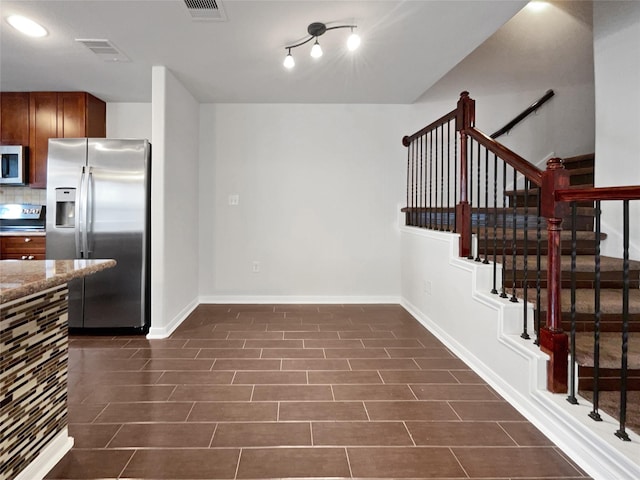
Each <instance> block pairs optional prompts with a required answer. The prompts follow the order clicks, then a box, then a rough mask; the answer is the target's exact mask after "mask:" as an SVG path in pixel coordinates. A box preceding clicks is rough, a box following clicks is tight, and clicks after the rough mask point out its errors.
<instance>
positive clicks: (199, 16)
mask: <svg viewBox="0 0 640 480" xmlns="http://www.w3.org/2000/svg"><path fill="white" fill-rule="evenodd" d="M183 1H184V4H185V5H186V6H187V9H188V10H189V14H190V15H191V17H192V18H193V19H194V20H219V21H224V20H226V19H227V16H226V15H225V14H224V9H223V8H222V3H221V2H220V0H183Z"/></svg>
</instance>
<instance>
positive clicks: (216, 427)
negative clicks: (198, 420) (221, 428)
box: [209, 423, 220, 448]
mask: <svg viewBox="0 0 640 480" xmlns="http://www.w3.org/2000/svg"><path fill="white" fill-rule="evenodd" d="M218 425H220V424H219V423H216V426H215V427H213V433H212V434H211V438H210V439H209V448H213V439H214V438H215V436H216V432H217V431H218Z"/></svg>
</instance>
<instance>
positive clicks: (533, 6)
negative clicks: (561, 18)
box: [527, 1, 549, 12]
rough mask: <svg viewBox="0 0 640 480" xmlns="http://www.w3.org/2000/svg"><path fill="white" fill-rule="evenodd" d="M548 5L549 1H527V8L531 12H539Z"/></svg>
mask: <svg viewBox="0 0 640 480" xmlns="http://www.w3.org/2000/svg"><path fill="white" fill-rule="evenodd" d="M548 6H549V3H547V2H542V1H533V2H529V3H527V8H528V9H529V10H531V11H532V12H541V11H542V10H544V9H545V8H547V7H548Z"/></svg>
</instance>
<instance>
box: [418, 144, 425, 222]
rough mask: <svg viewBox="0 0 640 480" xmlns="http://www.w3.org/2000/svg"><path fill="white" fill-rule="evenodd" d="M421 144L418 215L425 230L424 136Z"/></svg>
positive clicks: (419, 145)
mask: <svg viewBox="0 0 640 480" xmlns="http://www.w3.org/2000/svg"><path fill="white" fill-rule="evenodd" d="M419 141H420V143H418V151H419V157H420V192H419V194H418V199H419V205H418V215H419V217H418V218H419V219H420V227H421V228H424V227H425V226H426V225H425V221H424V213H423V212H424V208H423V207H424V201H423V199H424V188H425V187H424V185H425V178H424V175H425V170H424V148H423V143H424V136H421V137H420V138H419Z"/></svg>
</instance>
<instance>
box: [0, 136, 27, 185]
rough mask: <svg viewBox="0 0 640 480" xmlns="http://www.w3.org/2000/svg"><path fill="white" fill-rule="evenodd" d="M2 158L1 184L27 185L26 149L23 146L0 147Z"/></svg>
mask: <svg viewBox="0 0 640 480" xmlns="http://www.w3.org/2000/svg"><path fill="white" fill-rule="evenodd" d="M0 157H1V158H2V165H1V176H0V183H3V184H5V185H25V184H26V183H27V170H26V168H25V160H26V159H25V148H24V147H23V146H22V145H0Z"/></svg>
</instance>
